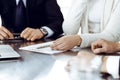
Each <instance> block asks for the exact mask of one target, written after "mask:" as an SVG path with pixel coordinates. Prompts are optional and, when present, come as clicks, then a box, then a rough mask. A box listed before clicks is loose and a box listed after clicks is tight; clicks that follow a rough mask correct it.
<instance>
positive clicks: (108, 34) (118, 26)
mask: <svg viewBox="0 0 120 80" xmlns="http://www.w3.org/2000/svg"><path fill="white" fill-rule="evenodd" d="M80 37H81V38H82V43H81V46H80V47H81V48H84V47H89V46H90V45H91V43H92V42H94V41H96V40H98V39H106V40H109V41H113V42H115V41H119V40H120V2H119V3H118V5H117V6H116V9H115V10H114V12H113V13H112V15H111V17H110V20H109V22H108V23H107V25H106V28H105V29H104V30H103V31H102V32H101V33H94V34H89V33H88V34H81V35H80Z"/></svg>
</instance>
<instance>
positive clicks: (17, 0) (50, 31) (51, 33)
mask: <svg viewBox="0 0 120 80" xmlns="http://www.w3.org/2000/svg"><path fill="white" fill-rule="evenodd" d="M18 3H19V0H16V5H18ZM23 3H24V5H25V6H26V0H23ZM42 28H45V29H46V30H47V32H48V35H47V36H46V37H45V38H47V37H50V36H52V35H53V34H54V32H53V31H52V30H51V29H50V28H48V27H47V26H43V27H42Z"/></svg>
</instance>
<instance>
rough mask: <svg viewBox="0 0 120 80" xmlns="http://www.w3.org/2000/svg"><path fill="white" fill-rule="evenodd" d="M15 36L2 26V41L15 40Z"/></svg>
mask: <svg viewBox="0 0 120 80" xmlns="http://www.w3.org/2000/svg"><path fill="white" fill-rule="evenodd" d="M13 38H14V36H13V34H12V33H11V32H10V31H9V30H7V29H6V28H5V27H3V26H1V27H0V39H1V40H4V39H13Z"/></svg>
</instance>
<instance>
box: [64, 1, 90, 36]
mask: <svg viewBox="0 0 120 80" xmlns="http://www.w3.org/2000/svg"><path fill="white" fill-rule="evenodd" d="M87 3H88V0H73V2H72V6H71V9H70V11H68V15H67V17H66V18H65V19H64V22H63V31H64V33H65V34H76V33H77V32H78V31H79V28H80V21H81V19H82V16H83V14H84V13H85V11H86V9H87Z"/></svg>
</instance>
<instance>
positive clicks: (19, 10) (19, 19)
mask: <svg viewBox="0 0 120 80" xmlns="http://www.w3.org/2000/svg"><path fill="white" fill-rule="evenodd" d="M26 22H27V21H26V8H25V6H24V3H23V0H20V1H19V3H18V5H17V6H16V14H15V32H16V33H20V32H21V31H22V30H23V29H24V28H25V26H26Z"/></svg>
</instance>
